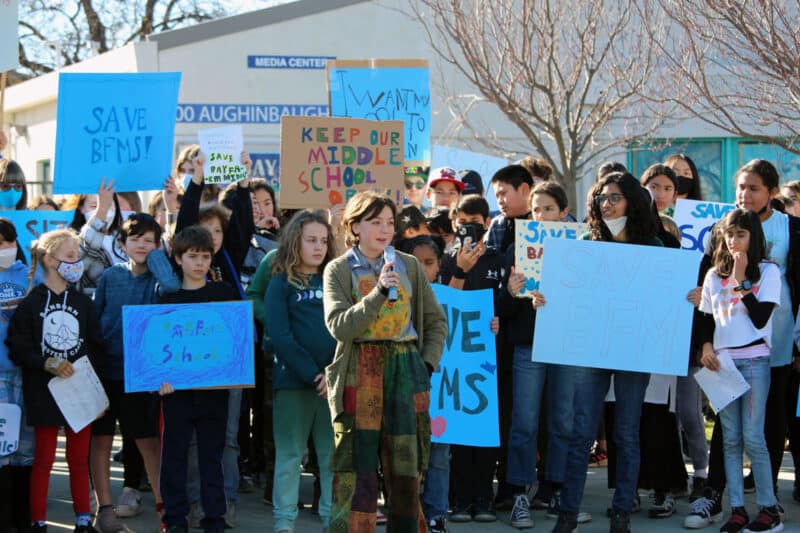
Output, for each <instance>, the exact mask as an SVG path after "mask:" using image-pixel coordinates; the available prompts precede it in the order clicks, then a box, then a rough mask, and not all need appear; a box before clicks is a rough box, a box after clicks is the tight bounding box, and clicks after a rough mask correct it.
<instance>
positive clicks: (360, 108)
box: [326, 59, 431, 165]
mask: <svg viewBox="0 0 800 533" xmlns="http://www.w3.org/2000/svg"><path fill="white" fill-rule="evenodd" d="M326 74H327V76H326V80H327V82H328V100H329V104H330V110H331V116H333V117H352V118H365V119H369V120H402V121H403V123H404V124H405V137H404V138H405V145H404V146H405V147H404V154H405V155H404V157H405V161H406V164H407V165H426V164H428V162H429V161H430V160H431V84H430V73H429V71H428V60H427V59H363V60H337V61H329V62H328V68H327V72H326Z"/></svg>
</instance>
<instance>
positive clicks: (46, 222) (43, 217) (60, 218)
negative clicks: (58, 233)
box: [0, 209, 75, 264]
mask: <svg viewBox="0 0 800 533" xmlns="http://www.w3.org/2000/svg"><path fill="white" fill-rule="evenodd" d="M0 217H2V218H7V219H8V220H10V221H11V223H12V224H14V228H16V230H17V244H19V245H20V246H21V247H22V251H23V252H24V253H25V259H27V260H28V264H30V262H31V243H32V242H33V241H35V240H36V239H38V238H39V236H41V235H42V233H47V232H48V231H53V230H54V229H60V228H65V227H67V226H69V225H70V224H72V219H73V218H75V211H37V210H24V209H23V210H20V211H16V210H13V209H6V210H4V211H2V212H0Z"/></svg>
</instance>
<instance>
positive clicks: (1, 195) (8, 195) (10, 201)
mask: <svg viewBox="0 0 800 533" xmlns="http://www.w3.org/2000/svg"><path fill="white" fill-rule="evenodd" d="M21 199H22V191H17V190H14V189H9V190H7V191H0V208H2V209H14V208H15V207H17V204H18V203H19V201H20V200H21Z"/></svg>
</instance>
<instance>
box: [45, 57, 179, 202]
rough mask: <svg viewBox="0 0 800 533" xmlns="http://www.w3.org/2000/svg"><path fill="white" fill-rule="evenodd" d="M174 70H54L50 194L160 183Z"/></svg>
mask: <svg viewBox="0 0 800 533" xmlns="http://www.w3.org/2000/svg"><path fill="white" fill-rule="evenodd" d="M180 82H181V75H180V73H179V72H160V73H142V74H71V73H62V74H59V77H58V113H57V122H56V154H55V156H56V161H55V180H54V182H53V192H54V193H55V194H70V193H75V194H90V193H96V192H97V188H98V186H99V185H100V180H101V179H102V178H103V177H105V178H108V179H113V180H114V181H115V187H116V189H117V190H118V191H144V190H156V189H161V187H162V185H163V183H164V179H165V178H166V177H167V176H169V175H170V171H171V167H172V148H173V139H174V134H175V114H176V111H175V110H176V108H177V105H178V89H179V88H180Z"/></svg>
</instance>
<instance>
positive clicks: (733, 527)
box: [719, 507, 750, 533]
mask: <svg viewBox="0 0 800 533" xmlns="http://www.w3.org/2000/svg"><path fill="white" fill-rule="evenodd" d="M749 521H750V518H748V516H747V511H746V510H745V508H744V507H734V508H733V509H731V516H730V518H728V521H727V522H725V525H724V526H722V527H721V528H719V531H720V533H739V532H740V531H742V530H744V528H745V527H747V523H748V522H749Z"/></svg>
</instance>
